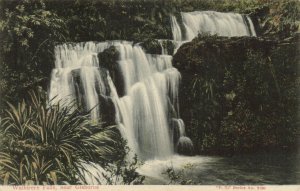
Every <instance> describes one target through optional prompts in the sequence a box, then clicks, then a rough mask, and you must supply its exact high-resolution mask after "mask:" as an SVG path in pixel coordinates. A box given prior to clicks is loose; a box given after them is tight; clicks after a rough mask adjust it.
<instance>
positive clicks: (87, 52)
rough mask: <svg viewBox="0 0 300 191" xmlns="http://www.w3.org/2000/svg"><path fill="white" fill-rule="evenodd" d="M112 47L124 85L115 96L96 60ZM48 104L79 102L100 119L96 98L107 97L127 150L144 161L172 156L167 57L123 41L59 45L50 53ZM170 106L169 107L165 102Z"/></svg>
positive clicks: (175, 75) (172, 80)
mask: <svg viewBox="0 0 300 191" xmlns="http://www.w3.org/2000/svg"><path fill="white" fill-rule="evenodd" d="M110 46H114V47H115V48H116V49H117V50H118V52H119V54H120V56H119V60H118V61H117V67H116V68H117V70H118V73H119V74H120V77H121V79H122V81H123V84H124V88H123V89H124V95H122V96H121V95H120V94H119V92H118V91H117V88H116V84H114V82H113V79H112V77H111V76H110V71H108V69H107V68H104V67H103V66H101V65H99V61H98V58H97V54H98V53H99V52H102V51H103V50H105V49H107V48H108V47H110ZM55 58H56V62H55V66H56V67H55V69H53V71H52V77H51V85H50V99H53V101H54V102H58V101H63V102H64V103H67V104H68V103H71V102H72V101H73V100H78V97H83V98H84V99H83V104H82V105H84V107H85V108H86V109H87V110H91V118H92V119H93V120H95V121H97V120H98V118H99V117H100V110H101V108H99V102H100V101H99V97H101V96H102V97H110V98H111V99H112V100H113V102H114V105H115V110H116V114H115V120H116V123H117V124H118V125H119V128H120V132H121V133H122V135H123V137H124V138H126V139H127V141H128V145H129V147H130V148H131V149H132V150H133V152H134V153H137V154H138V155H139V157H141V158H143V159H149V158H154V157H157V158H165V157H168V156H170V155H172V153H173V150H174V148H173V143H172V130H171V128H170V127H169V126H170V125H169V123H170V120H171V119H170V115H169V112H170V108H171V107H172V106H171V105H170V104H172V105H173V104H174V105H176V106H175V108H176V109H175V110H176V112H177V111H178V107H177V106H178V89H179V81H180V73H179V72H178V71H177V69H176V68H174V67H173V66H172V56H169V55H150V54H146V53H145V51H144V50H143V49H142V47H140V46H139V45H133V44H132V43H131V42H126V41H109V42H104V43H94V42H87V43H79V44H74V45H72V44H64V45H59V46H56V48H55ZM168 100H169V101H168Z"/></svg>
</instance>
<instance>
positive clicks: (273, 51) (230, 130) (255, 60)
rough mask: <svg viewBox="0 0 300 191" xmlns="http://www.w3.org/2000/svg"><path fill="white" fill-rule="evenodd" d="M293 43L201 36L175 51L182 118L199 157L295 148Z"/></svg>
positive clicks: (295, 66)
mask: <svg viewBox="0 0 300 191" xmlns="http://www.w3.org/2000/svg"><path fill="white" fill-rule="evenodd" d="M296 39H297V38H291V39H289V40H287V41H274V40H270V39H262V38H259V39H257V38H249V37H235V38H224V37H216V36H204V37H203V36H199V37H198V38H197V39H195V40H194V41H193V42H191V43H188V44H185V45H183V46H182V47H181V48H180V49H179V50H178V52H177V54H176V55H175V56H174V64H175V66H176V67H178V68H179V70H180V71H181V72H182V75H183V83H182V84H183V86H182V91H181V97H184V98H186V99H184V100H183V101H182V104H181V111H182V112H181V113H182V118H183V119H184V121H185V122H186V125H187V129H186V130H187V134H188V136H190V137H191V138H192V140H193V142H194V145H195V148H198V153H199V152H200V153H201V152H208V153H228V154H230V153H234V152H250V151H254V150H258V149H265V148H278V149H280V148H281V149H292V148H295V147H296V145H297V141H296V137H297V132H296V129H297V124H298V119H297V104H298V102H297V91H298V90H297V87H298V85H297V84H298V83H299V82H298V80H297V70H298V68H297V47H296V46H297V45H296V44H297V43H296ZM237 52H238V54H236V53H237Z"/></svg>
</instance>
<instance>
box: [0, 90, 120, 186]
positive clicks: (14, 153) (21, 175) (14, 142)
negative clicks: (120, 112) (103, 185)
mask: <svg viewBox="0 0 300 191" xmlns="http://www.w3.org/2000/svg"><path fill="white" fill-rule="evenodd" d="M45 98H46V97H45V94H41V93H40V94H35V93H31V94H30V100H29V101H24V100H23V101H22V102H20V103H19V104H18V105H17V106H16V107H15V106H13V105H11V104H9V109H7V110H6V116H5V117H4V118H3V120H2V122H1V132H2V138H3V139H2V146H1V150H0V151H1V154H0V157H1V159H0V166H1V167H2V168H1V171H0V174H1V179H2V180H4V182H2V183H6V184H31V183H33V184H44V183H46V184H62V183H63V181H67V182H68V183H72V184H77V183H78V181H79V180H81V181H82V180H83V179H82V177H81V176H80V170H82V169H83V166H82V163H83V162H95V163H99V164H102V165H104V164H105V163H107V162H109V161H113V160H117V159H118V157H117V156H118V155H117V154H116V153H115V152H116V149H115V148H114V145H115V144H116V141H115V140H118V139H119V138H117V137H118V136H119V135H118V133H117V132H116V131H115V130H114V129H113V128H114V127H106V128H104V127H101V126H100V125H96V126H95V125H94V126H92V125H91V124H90V120H89V115H88V114H83V113H82V112H80V111H79V110H78V109H74V107H72V106H66V105H64V106H63V107H62V106H61V105H60V104H58V105H53V106H49V105H47V103H46V99H45Z"/></svg>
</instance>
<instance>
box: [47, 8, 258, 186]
mask: <svg viewBox="0 0 300 191" xmlns="http://www.w3.org/2000/svg"><path fill="white" fill-rule="evenodd" d="M181 17H182V23H181V25H179V23H178V21H177V19H176V18H175V17H174V16H171V28H172V33H173V42H174V45H175V52H176V51H177V49H178V48H179V47H180V46H181V45H182V44H183V43H184V42H187V41H190V40H192V39H193V38H194V37H196V36H197V35H198V33H209V34H218V35H221V36H251V35H252V36H255V35H256V34H255V30H254V26H253V24H252V22H251V19H250V18H249V17H247V16H246V17H243V16H242V15H240V14H234V13H218V12H212V11H205V12H191V13H181ZM246 20H247V21H246ZM247 23H248V25H249V27H248V25H247ZM159 42H160V44H161V47H162V53H163V55H150V54H146V53H145V51H144V50H143V49H142V48H141V47H140V46H139V45H138V44H136V45H133V44H132V43H131V42H127V41H106V42H101V43H95V42H86V43H77V44H63V45H59V46H56V47H55V69H53V71H52V76H51V84H50V90H49V99H53V102H54V103H57V102H59V101H61V102H63V103H64V104H69V103H71V102H73V101H74V100H77V102H81V101H82V100H81V98H84V99H83V100H84V101H83V102H84V103H82V104H83V106H84V107H85V109H87V110H91V118H92V120H94V121H95V122H97V121H98V120H99V118H100V117H101V108H99V97H100V96H104V97H110V98H112V100H113V102H114V106H115V110H116V113H115V121H116V123H117V124H118V126H119V129H120V132H121V134H122V136H123V137H124V138H125V139H126V140H127V141H128V145H129V147H130V148H131V150H132V152H131V154H134V153H136V154H138V156H139V157H140V158H142V159H144V160H146V161H147V160H151V161H165V162H167V163H168V161H169V160H170V158H172V155H173V153H174V150H177V148H179V149H183V150H184V149H186V150H188V151H189V152H192V150H193V143H192V141H191V140H190V139H189V138H188V137H186V134H185V125H184V122H183V121H182V120H181V119H180V118H179V117H180V114H179V98H178V91H179V83H180V79H181V75H180V73H179V72H178V71H177V69H176V68H174V67H173V66H172V56H169V55H167V54H168V51H167V50H166V49H165V47H164V46H163V40H160V41H159ZM110 46H115V47H116V48H117V50H118V52H119V53H120V57H119V60H118V63H117V67H116V68H117V70H118V72H119V75H120V76H119V77H121V79H122V82H123V85H124V87H123V89H124V95H123V94H122V95H121V96H120V95H119V94H118V91H117V88H116V84H114V82H113V80H112V78H111V76H110V73H109V71H107V69H105V68H103V66H100V65H99V60H98V57H97V54H98V53H99V52H102V51H104V50H105V49H107V48H109V47H110ZM174 115H175V116H174ZM176 132H177V134H176ZM131 156H132V155H131ZM176 157H177V158H176V160H177V159H178V157H179V156H176ZM173 158H174V157H173ZM179 158H180V157H179ZM183 159H184V160H185V159H187V160H192V161H193V160H198V161H199V160H200V159H199V158H198V157H196V158H192V157H187V158H183ZM171 160H172V159H171ZM178 161H181V159H178ZM146 164H148V163H146ZM146 164H145V165H146ZM153 164H156V162H154V163H153ZM97 168H98V167H97ZM97 168H96V170H95V169H94V173H93V174H94V175H93V176H95V177H96V176H99V173H97ZM143 168H144V170H142V169H143ZM145 168H146V170H145ZM146 171H147V172H146ZM152 171H153V172H154V171H157V169H156V168H155V167H153V168H152V167H151V168H147V167H145V166H143V167H142V168H141V172H144V173H145V174H152V173H153V172H152ZM94 181H95V180H94V179H93V180H92V179H90V183H93V184H94V183H95V182H94Z"/></svg>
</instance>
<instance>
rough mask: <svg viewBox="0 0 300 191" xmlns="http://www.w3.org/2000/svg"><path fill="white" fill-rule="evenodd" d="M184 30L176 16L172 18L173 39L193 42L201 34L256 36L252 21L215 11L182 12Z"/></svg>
mask: <svg viewBox="0 0 300 191" xmlns="http://www.w3.org/2000/svg"><path fill="white" fill-rule="evenodd" d="M181 19H182V26H183V27H182V29H181V27H180V25H179V23H178V21H177V19H176V17H175V16H171V27H172V32H173V38H174V40H176V41H191V40H192V39H193V38H195V37H196V36H197V35H198V34H199V33H202V34H211V35H212V34H216V35H218V36H229V37H231V36H256V32H255V29H254V26H253V23H252V21H251V19H250V18H249V17H248V16H243V15H241V14H237V13H221V12H215V11H195V12H182V13H181ZM248 25H249V26H248Z"/></svg>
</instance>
